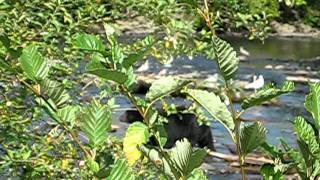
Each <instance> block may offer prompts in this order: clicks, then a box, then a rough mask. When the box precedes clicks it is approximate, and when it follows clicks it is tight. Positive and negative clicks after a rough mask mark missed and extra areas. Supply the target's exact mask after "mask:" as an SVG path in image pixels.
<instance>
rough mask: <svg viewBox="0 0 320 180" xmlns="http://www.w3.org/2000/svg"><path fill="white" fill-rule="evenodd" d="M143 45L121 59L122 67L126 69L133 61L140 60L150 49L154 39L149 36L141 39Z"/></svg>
mask: <svg viewBox="0 0 320 180" xmlns="http://www.w3.org/2000/svg"><path fill="white" fill-rule="evenodd" d="M141 42H142V44H143V47H142V48H141V49H139V50H137V52H135V53H132V54H129V55H128V56H127V57H125V58H124V60H123V63H122V65H123V67H124V68H126V69H128V68H129V67H131V66H132V65H133V64H134V63H135V62H137V61H138V60H142V59H143V57H144V56H145V54H146V53H147V52H148V51H149V50H150V49H151V47H152V45H153V44H154V40H153V38H152V37H151V36H147V37H145V38H144V39H143V40H142V41H141Z"/></svg>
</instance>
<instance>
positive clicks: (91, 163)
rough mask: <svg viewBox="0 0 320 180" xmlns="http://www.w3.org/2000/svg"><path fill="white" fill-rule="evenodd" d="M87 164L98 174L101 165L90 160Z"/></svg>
mask: <svg viewBox="0 0 320 180" xmlns="http://www.w3.org/2000/svg"><path fill="white" fill-rule="evenodd" d="M86 163H87V166H88V167H89V168H90V170H91V171H92V172H94V173H96V172H98V171H99V169H100V168H99V164H98V163H97V162H96V161H95V160H93V159H88V160H87V162H86Z"/></svg>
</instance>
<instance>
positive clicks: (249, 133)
mask: <svg viewBox="0 0 320 180" xmlns="http://www.w3.org/2000/svg"><path fill="white" fill-rule="evenodd" d="M266 134H267V129H266V128H264V127H263V126H262V125H261V123H259V122H256V123H254V124H252V125H249V126H245V127H244V128H243V129H242V131H241V137H240V138H241V150H242V153H243V154H244V155H246V154H248V153H251V152H252V151H253V150H255V149H256V148H257V147H259V146H261V145H262V144H263V143H264V142H265V141H266Z"/></svg>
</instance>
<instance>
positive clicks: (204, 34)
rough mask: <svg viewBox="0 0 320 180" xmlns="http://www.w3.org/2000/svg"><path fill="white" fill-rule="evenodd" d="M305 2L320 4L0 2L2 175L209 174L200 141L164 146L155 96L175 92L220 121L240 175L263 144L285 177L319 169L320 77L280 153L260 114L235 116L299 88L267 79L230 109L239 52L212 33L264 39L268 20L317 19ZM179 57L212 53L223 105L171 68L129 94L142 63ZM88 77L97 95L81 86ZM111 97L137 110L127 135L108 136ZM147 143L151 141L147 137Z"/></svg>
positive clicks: (274, 171)
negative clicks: (294, 140)
mask: <svg viewBox="0 0 320 180" xmlns="http://www.w3.org/2000/svg"><path fill="white" fill-rule="evenodd" d="M310 4H312V5H314V4H317V3H316V2H313V1H310V2H307V1H304V0H300V1H292V2H291V1H284V2H281V3H280V2H278V1H276V0H260V1H238V0H232V1H225V0H217V1H214V2H210V3H209V4H208V3H206V1H204V2H202V1H188V0H185V1H183V0H182V1H170V0H159V1H153V0H148V1H130V0H129V1H69V0H56V1H55V0H52V1H48V2H42V1H31V0H30V1H29V0H24V1H10V0H8V1H6V0H4V1H0V25H1V26H0V27H2V28H1V29H0V42H1V43H0V44H1V46H0V72H1V73H0V79H1V82H0V89H1V92H0V93H1V94H0V95H1V97H0V100H1V102H0V134H1V136H0V142H1V143H0V176H1V177H15V176H19V177H21V178H48V177H54V178H84V179H88V178H93V177H95V178H108V179H114V178H115V177H116V178H117V179H136V178H155V177H158V178H162V179H171V178H173V179H206V176H205V173H204V171H203V170H202V169H201V168H200V165H201V164H202V162H203V159H204V157H205V156H206V150H205V149H201V148H193V147H192V146H191V143H190V142H189V141H188V140H187V139H182V140H180V141H177V142H176V143H175V145H176V146H175V147H173V148H171V149H165V148H164V144H165V143H166V141H167V137H166V133H165V131H164V124H165V123H166V119H165V117H163V116H161V115H160V113H159V112H157V110H156V109H155V107H154V104H155V103H156V102H157V101H161V99H162V98H163V97H168V96H169V97H170V94H172V93H174V92H180V93H182V94H184V95H186V96H187V97H188V98H190V99H191V100H192V101H193V103H194V104H196V105H197V106H200V107H202V108H203V110H205V111H207V112H208V114H209V115H210V116H212V118H213V119H215V120H217V121H219V122H220V123H221V124H223V125H224V127H225V128H226V129H227V131H228V132H229V134H230V137H231V139H232V140H233V142H234V143H235V144H236V146H237V153H238V155H239V163H240V167H241V173H242V177H243V179H245V172H244V169H243V166H244V163H245V157H246V155H247V154H248V153H250V152H253V151H254V150H255V149H257V148H259V147H263V148H264V149H265V150H266V152H268V153H269V154H271V156H272V157H273V158H274V159H275V163H274V164H267V165H264V166H263V167H262V169H261V172H262V175H263V176H265V177H280V178H281V177H282V174H283V173H285V172H286V171H288V169H290V168H295V169H297V171H298V172H299V174H300V176H301V177H302V178H305V179H308V178H316V177H318V175H319V165H318V164H319V158H318V157H319V152H318V151H319V136H318V135H317V134H318V133H319V122H318V121H319V117H318V114H319V109H317V108H318V97H319V85H318V84H313V85H311V91H310V94H309V95H308V96H307V98H306V103H305V107H306V109H307V110H308V111H309V112H310V113H311V114H312V116H313V118H314V122H315V123H314V125H313V124H309V122H307V121H305V120H304V119H303V118H302V117H297V118H296V119H295V121H294V125H295V128H296V131H297V135H298V137H299V139H298V144H299V148H300V151H301V153H300V152H299V151H297V150H295V149H293V148H290V147H288V146H287V145H286V144H285V143H284V142H283V146H284V148H283V149H282V150H280V149H277V148H275V147H272V146H271V145H268V144H267V143H266V142H265V141H266V133H267V129H265V128H264V127H263V126H262V125H261V123H253V124H251V123H244V122H241V120H240V115H241V114H242V113H243V112H244V111H246V110H247V109H249V108H251V107H253V106H256V105H259V104H261V103H263V102H265V101H268V100H271V99H272V98H274V97H277V96H279V95H281V94H285V93H289V92H291V91H292V90H293V89H294V85H293V83H292V82H285V83H283V86H282V87H281V88H279V87H276V86H274V85H272V84H270V85H266V86H265V87H263V88H262V89H260V90H259V91H258V92H257V93H255V94H253V95H252V96H249V97H245V98H244V100H243V102H242V104H241V108H242V109H241V110H240V111H237V110H235V108H234V105H233V103H232V91H233V89H232V86H231V83H232V81H233V79H235V77H236V73H237V69H238V63H239V60H238V57H237V55H236V53H235V51H234V50H233V48H232V47H231V45H230V44H228V42H226V41H224V40H222V39H220V38H219V37H218V36H217V34H219V33H221V32H226V31H236V30H239V29H240V30H246V31H247V32H248V34H249V35H250V37H259V38H262V37H264V36H265V35H266V33H267V32H268V31H269V30H270V29H269V28H268V23H269V22H270V20H273V19H277V18H279V19H281V14H282V13H289V14H290V12H291V11H292V10H295V9H308V12H310V14H309V13H308V14H307V15H306V16H305V17H299V18H302V19H303V20H305V21H306V22H307V23H310V24H312V25H313V26H318V25H319V16H318V15H317V14H316V13H317V11H315V10H314V8H313V6H309V5H310ZM281 8H284V9H285V11H281ZM289 11H290V12H289ZM190 14H193V15H194V16H190ZM141 16H142V17H143V23H146V22H148V23H150V24H151V25H150V27H149V28H150V29H151V31H150V32H149V33H147V35H144V37H143V38H141V39H137V40H134V41H131V40H130V41H123V40H120V38H119V37H118V35H119V31H118V28H117V27H119V26H118V24H119V22H120V21H123V20H126V22H128V21H130V20H131V19H134V18H136V17H141ZM282 20H283V19H282ZM296 20H300V19H296ZM119 28H121V27H119ZM184 54H186V55H190V56H192V55H196V54H201V55H204V56H207V57H208V59H210V60H213V61H216V62H217V64H218V67H219V70H220V74H221V76H222V77H223V82H224V88H223V89H222V91H223V92H221V93H224V94H226V95H227V97H226V98H227V99H228V102H230V104H229V105H228V106H227V105H226V104H225V103H224V102H223V101H222V100H221V97H220V94H218V93H215V92H208V91H206V90H202V89H195V88H194V86H191V85H190V84H192V82H190V81H188V80H184V79H176V78H173V77H163V78H161V79H159V80H157V81H155V82H154V83H153V84H152V85H151V87H150V90H149V91H148V93H147V94H146V97H145V98H141V97H136V96H134V95H133V94H132V86H133V85H134V84H135V73H134V65H135V64H136V63H137V62H138V61H142V60H144V59H145V58H147V57H148V56H153V57H155V58H158V59H159V60H160V61H162V62H166V61H170V60H172V59H173V58H174V57H176V56H177V55H184ZM84 66H85V68H84ZM90 83H94V84H95V86H96V88H97V89H98V92H96V93H92V94H85V93H84V89H86V87H88V86H89V85H90ZM117 95H124V96H126V97H127V98H128V99H129V100H130V101H131V103H132V104H133V105H134V106H135V107H136V108H137V109H138V111H139V113H140V114H141V116H142V117H143V121H142V122H135V123H133V124H131V125H130V126H129V128H128V129H127V131H126V134H125V137H124V138H123V139H120V138H117V137H113V136H110V134H109V132H110V131H111V129H112V128H111V124H112V112H113V110H114V108H115V103H114V98H115V97H116V96H117ZM228 107H230V108H228ZM151 140H152V141H155V144H153V145H151V144H149V143H148V142H149V141H151ZM285 155H286V156H288V157H289V160H287V159H284V158H283V157H284V156H285ZM280 166H281V168H279V167H280Z"/></svg>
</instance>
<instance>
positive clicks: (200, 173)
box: [187, 168, 208, 180]
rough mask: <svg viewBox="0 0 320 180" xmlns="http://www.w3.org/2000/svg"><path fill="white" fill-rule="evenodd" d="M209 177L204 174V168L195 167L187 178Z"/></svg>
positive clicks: (195, 179)
mask: <svg viewBox="0 0 320 180" xmlns="http://www.w3.org/2000/svg"><path fill="white" fill-rule="evenodd" d="M206 179H208V178H207V177H206V175H205V174H204V172H203V170H202V169H200V168H197V169H194V170H193V171H192V172H191V173H190V175H189V176H188V177H187V180H206Z"/></svg>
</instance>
